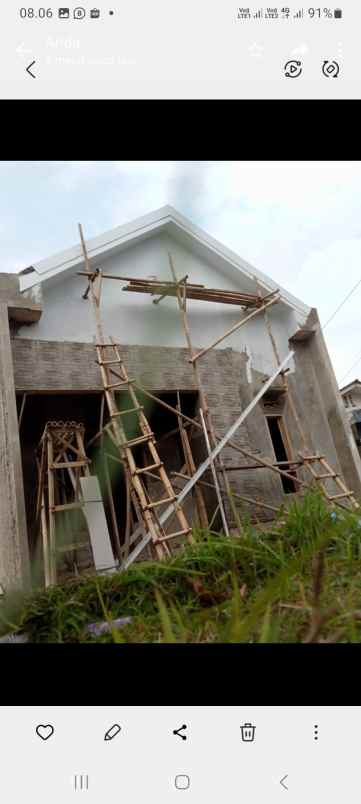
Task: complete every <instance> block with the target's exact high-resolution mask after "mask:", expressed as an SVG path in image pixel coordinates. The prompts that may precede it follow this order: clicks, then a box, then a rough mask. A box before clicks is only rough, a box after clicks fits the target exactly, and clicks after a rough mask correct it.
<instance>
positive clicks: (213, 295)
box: [77, 267, 278, 307]
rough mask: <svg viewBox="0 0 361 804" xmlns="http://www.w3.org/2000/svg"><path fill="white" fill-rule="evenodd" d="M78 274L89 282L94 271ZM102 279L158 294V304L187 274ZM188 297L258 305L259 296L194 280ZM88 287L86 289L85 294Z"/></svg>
mask: <svg viewBox="0 0 361 804" xmlns="http://www.w3.org/2000/svg"><path fill="white" fill-rule="evenodd" d="M77 273H78V276H87V277H88V278H89V281H90V282H91V281H92V280H93V278H94V276H95V272H94V271H91V270H90V267H89V270H86V271H78V272H77ZM102 276H103V278H104V279H115V280H117V281H121V282H129V283H130V284H129V285H128V286H127V287H124V288H123V290H124V291H127V292H136V293H149V294H151V295H160V296H161V298H160V299H154V300H153V303H154V304H159V302H160V301H161V299H162V298H165V297H166V296H177V286H178V284H179V283H181V282H183V281H185V280H187V278H188V276H185V277H183V279H181V280H177V279H174V280H173V281H171V282H170V281H167V280H162V279H138V278H135V277H130V276H115V275H114V274H102ZM187 292H188V298H190V299H195V300H199V301H209V302H216V303H221V304H233V305H237V306H238V307H259V305H260V301H259V296H258V295H257V294H254V293H243V292H239V291H235V290H223V289H222V288H207V287H205V286H204V285H197V284H195V283H194V282H189V283H188V284H187ZM276 292H278V291H271V292H270V293H268V294H266V295H265V296H263V297H262V302H263V301H264V299H267V298H268V297H269V296H271V295H273V294H274V293H276ZM88 293H89V289H88V290H87V294H88Z"/></svg>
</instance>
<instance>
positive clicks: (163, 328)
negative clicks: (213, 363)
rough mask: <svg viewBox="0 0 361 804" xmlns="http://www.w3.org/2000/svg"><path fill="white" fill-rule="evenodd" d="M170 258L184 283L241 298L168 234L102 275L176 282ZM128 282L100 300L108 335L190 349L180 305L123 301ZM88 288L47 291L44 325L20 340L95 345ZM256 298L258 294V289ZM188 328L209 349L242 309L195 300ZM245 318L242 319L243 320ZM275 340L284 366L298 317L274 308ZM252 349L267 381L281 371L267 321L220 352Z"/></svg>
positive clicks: (259, 319)
mask: <svg viewBox="0 0 361 804" xmlns="http://www.w3.org/2000/svg"><path fill="white" fill-rule="evenodd" d="M168 251H170V252H171V253H172V256H173V259H174V264H175V268H176V271H177V274H178V277H179V278H181V277H182V276H184V275H185V274H188V277H189V281H190V282H196V283H201V284H204V285H206V286H207V287H213V288H224V289H226V290H232V289H234V290H242V289H244V288H243V287H242V275H241V274H240V277H239V282H238V280H237V279H233V278H230V277H229V276H228V275H226V274H225V273H224V272H222V271H219V270H217V269H216V268H215V267H214V266H211V265H210V264H208V263H207V262H205V261H204V260H201V259H200V258H199V257H198V256H196V255H194V254H192V253H191V252H190V251H188V250H186V249H185V248H184V247H183V246H182V245H180V244H179V243H178V242H176V241H175V240H173V239H171V238H170V236H169V235H168V234H165V233H162V234H158V235H155V236H154V237H152V238H149V239H147V240H145V241H143V242H142V243H138V244H137V245H135V246H132V247H130V248H129V249H128V250H127V251H126V252H123V253H122V254H120V255H117V256H113V257H111V258H109V259H107V260H105V261H104V262H103V264H102V266H101V267H102V269H103V271H104V273H111V274H117V275H123V276H131V277H139V278H152V277H157V278H159V279H167V280H169V279H171V275H170V270H169V263H168ZM123 284H125V283H122V282H113V281H111V280H104V282H103V292H102V307H101V309H102V318H103V324H104V331H105V333H106V334H108V335H112V336H113V337H114V338H115V339H116V340H117V341H119V343H123V344H127V345H128V344H137V345H139V344H140V345H142V344H144V345H146V346H176V347H179V346H185V341H184V335H183V330H182V327H181V322H180V316H179V312H178V306H177V302H176V300H175V299H173V298H167V299H164V300H163V301H162V302H161V303H160V304H159V305H154V304H153V303H152V297H151V296H149V295H147V294H138V293H124V292H123V291H122V287H123ZM85 288H86V279H85V277H79V276H77V275H76V274H73V275H71V274H70V272H69V273H68V274H65V275H64V274H63V275H61V276H58V277H55V278H54V279H53V280H48V281H47V282H46V283H44V284H43V287H42V290H43V303H44V312H43V314H42V317H41V319H40V321H39V323H38V324H34V325H32V326H31V327H26V326H24V327H22V328H21V329H20V331H19V333H18V334H19V337H21V338H30V339H40V340H50V341H76V342H92V340H93V336H94V322H93V314H92V308H91V303H90V301H85V300H83V299H82V293H83V292H84V290H85ZM255 292H256V288H255ZM188 311H189V323H190V328H191V333H192V339H193V343H194V345H195V346H196V347H203V346H207V345H208V344H209V343H210V342H211V341H213V340H215V339H216V338H217V337H219V336H220V335H222V334H223V332H224V331H225V330H226V329H228V328H229V327H231V326H232V325H233V324H234V323H236V322H237V321H238V320H239V318H240V312H239V309H238V308H236V307H233V306H230V305H222V304H214V303H210V302H201V301H194V300H190V301H189V303H188ZM242 315H243V314H242ZM269 315H270V318H271V321H272V328H273V334H274V337H275V339H276V342H277V346H278V349H279V352H280V356H281V359H282V358H284V357H285V356H286V354H287V352H288V351H289V348H288V338H289V337H290V335H292V334H294V332H295V331H296V330H297V328H298V324H297V319H296V314H295V313H294V311H293V310H291V309H290V308H288V307H286V306H285V305H284V304H277V305H275V306H274V307H272V308H270V311H269ZM227 347H232V348H233V349H236V350H238V351H243V350H244V349H247V351H248V354H249V355H250V357H251V361H252V365H253V366H254V367H255V368H256V369H258V370H260V371H263V372H265V373H267V374H270V373H271V372H272V371H273V370H274V368H275V360H274V356H273V352H272V347H271V344H270V340H269V336H268V333H267V331H266V328H265V324H264V318H263V315H262V314H260V315H259V316H256V317H255V319H254V320H253V321H251V322H250V323H249V324H246V325H245V326H244V327H242V328H241V329H240V330H239V332H236V333H235V334H233V335H232V336H230V337H229V338H227V339H226V340H225V341H223V343H221V344H220V346H219V347H218V348H221V349H224V348H227Z"/></svg>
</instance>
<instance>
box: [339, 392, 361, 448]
mask: <svg viewBox="0 0 361 804" xmlns="http://www.w3.org/2000/svg"><path fill="white" fill-rule="evenodd" d="M340 394H341V396H342V398H343V401H344V403H345V408H346V412H347V416H348V420H349V423H350V425H351V429H352V432H353V435H354V438H355V441H356V444H357V447H358V450H359V453H360V455H361V382H360V380H353V382H350V383H348V385H345V386H344V388H341V389H340Z"/></svg>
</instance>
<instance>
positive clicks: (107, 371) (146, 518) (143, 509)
mask: <svg viewBox="0 0 361 804" xmlns="http://www.w3.org/2000/svg"><path fill="white" fill-rule="evenodd" d="M110 341H111V342H110V343H96V344H95V347H96V351H97V357H98V360H97V362H98V364H99V367H100V371H101V376H102V383H103V388H104V394H105V398H106V402H107V406H108V411H109V416H110V422H109V423H108V424H107V425H106V426H105V428H104V429H105V431H106V432H107V433H108V435H109V437H110V439H111V440H112V442H113V444H114V445H115V447H116V448H117V450H118V452H119V454H120V457H121V459H122V462H123V466H124V470H125V473H126V476H127V478H128V480H129V483H130V489H131V499H132V502H133V505H134V508H135V510H136V513H137V516H138V519H139V521H140V523H142V524H143V525H144V528H145V529H146V531H149V533H150V535H151V538H152V543H153V545H154V548H155V552H156V555H157V557H158V558H160V559H161V558H163V557H165V556H167V555H170V549H169V546H168V544H167V543H168V541H169V540H171V539H175V538H176V537H181V536H183V537H187V540H188V541H189V543H192V542H193V537H192V528H191V527H190V526H189V524H188V522H187V519H186V517H185V515H184V512H183V509H182V507H181V506H180V505H179V503H178V502H177V495H176V494H175V493H174V490H173V487H172V484H171V482H170V480H169V477H168V475H167V472H166V471H165V468H164V465H163V463H162V461H161V460H160V457H159V454H158V451H157V448H156V441H155V437H154V433H153V432H152V430H151V428H150V425H149V423H148V420H147V417H146V415H145V413H144V408H143V406H142V405H140V404H139V402H138V399H137V396H136V393H135V391H134V388H133V383H134V382H135V381H134V380H133V379H131V378H130V377H128V374H127V370H126V368H125V365H124V363H123V361H122V359H121V355H120V353H119V349H118V347H117V345H116V344H115V343H114V341H113V340H112V339H110ZM120 391H126V392H127V393H128V395H129V397H130V401H131V406H130V407H129V408H126V409H124V410H119V408H118V405H117V402H116V397H115V394H116V393H117V392H120ZM129 415H132V416H135V418H136V421H137V428H138V433H137V434H136V435H135V437H134V438H128V437H127V434H126V429H125V427H124V424H123V420H124V419H125V418H126V417H127V416H129ZM139 445H142V446H143V448H144V449H145V451H146V454H148V456H149V461H150V462H149V463H148V464H147V465H146V466H141V467H138V466H137V464H136V461H135V457H134V454H133V450H134V449H135V448H136V447H138V446H139ZM147 460H148V458H147ZM147 475H148V476H150V477H153V479H156V480H159V482H160V484H161V487H162V489H163V492H164V493H165V495H166V496H165V497H164V496H163V497H162V496H160V497H159V499H156V500H154V499H151V498H150V495H149V493H148V490H147V486H146V484H145V482H144V480H145V478H146V477H147ZM169 504H170V505H173V506H174V513H175V515H176V517H177V520H178V522H179V525H180V529H179V530H177V531H175V532H173V533H166V532H165V531H164V529H163V528H162V526H161V525H160V523H159V519H158V516H157V511H158V510H159V509H161V507H162V506H163V505H169Z"/></svg>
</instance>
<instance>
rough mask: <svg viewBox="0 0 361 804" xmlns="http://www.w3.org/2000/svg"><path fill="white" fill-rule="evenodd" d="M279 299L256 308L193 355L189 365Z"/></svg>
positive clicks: (271, 300) (276, 297)
mask: <svg viewBox="0 0 361 804" xmlns="http://www.w3.org/2000/svg"><path fill="white" fill-rule="evenodd" d="M275 292H276V291H275ZM279 299H280V297H279V296H275V298H273V299H270V300H269V301H268V302H266V304H264V305H262V307H258V308H257V310H254V311H253V313H250V314H249V315H246V317H245V318H242V319H241V320H240V321H238V322H237V324H234V325H233V327H231V328H230V329H228V330H227V332H225V333H224V334H223V335H221V336H220V337H219V338H217V340H215V341H213V343H211V344H210V345H209V346H205V348H204V349H201V350H200V351H199V352H197V353H196V354H193V357H192V358H191V360H190V363H195V361H196V360H199V358H200V357H203V356H204V355H206V354H208V352H210V351H211V349H214V347H215V346H218V344H219V343H221V342H222V341H224V340H225V339H226V338H228V337H229V336H230V335H232V334H233V332H236V331H237V330H238V329H240V328H241V327H243V325H244V324H247V322H248V321H251V319H252V318H254V317H255V316H256V315H258V313H261V312H262V311H264V310H267V308H268V307H271V306H272V305H273V304H276V303H277V302H278V301H279Z"/></svg>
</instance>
